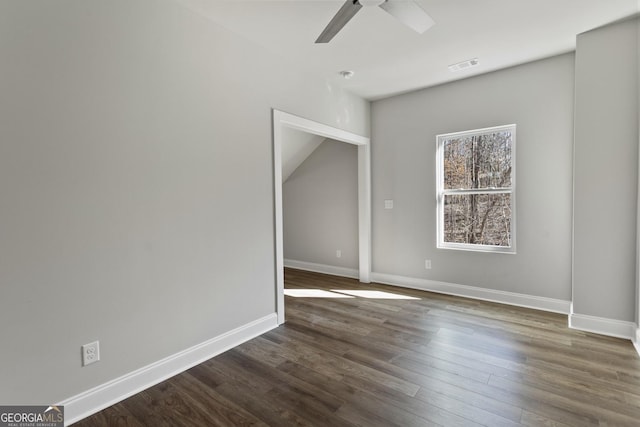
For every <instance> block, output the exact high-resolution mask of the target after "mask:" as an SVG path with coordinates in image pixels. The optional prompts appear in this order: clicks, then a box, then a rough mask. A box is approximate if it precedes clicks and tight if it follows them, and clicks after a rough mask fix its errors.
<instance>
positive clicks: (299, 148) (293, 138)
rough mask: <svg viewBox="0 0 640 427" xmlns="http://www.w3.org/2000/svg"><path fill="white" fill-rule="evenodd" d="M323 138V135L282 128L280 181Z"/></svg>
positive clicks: (298, 164) (285, 178) (309, 153)
mask: <svg viewBox="0 0 640 427" xmlns="http://www.w3.org/2000/svg"><path fill="white" fill-rule="evenodd" d="M324 140H325V138H324V137H322V136H318V135H312V134H310V133H306V132H301V131H298V130H295V129H290V128H284V129H283V134H282V148H281V153H282V183H284V182H286V181H287V179H289V177H290V176H291V174H292V173H293V172H295V170H296V169H298V166H300V165H301V164H302V163H303V162H304V161H305V160H306V159H307V157H309V156H310V155H311V153H313V152H314V151H315V149H316V148H318V146H320V144H322V142H323V141H324Z"/></svg>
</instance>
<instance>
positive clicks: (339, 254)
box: [336, 249, 342, 258]
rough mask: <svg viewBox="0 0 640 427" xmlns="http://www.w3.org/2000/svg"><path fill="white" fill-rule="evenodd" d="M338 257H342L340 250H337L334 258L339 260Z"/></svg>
mask: <svg viewBox="0 0 640 427" xmlns="http://www.w3.org/2000/svg"><path fill="white" fill-rule="evenodd" d="M340 257H342V251H341V250H340V249H338V250H337V251H336V258H340Z"/></svg>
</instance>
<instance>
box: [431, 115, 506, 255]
mask: <svg viewBox="0 0 640 427" xmlns="http://www.w3.org/2000/svg"><path fill="white" fill-rule="evenodd" d="M503 131H510V132H511V188H510V189H505V188H500V189H498V188H482V189H467V190H462V189H445V188H444V144H445V141H447V140H450V139H452V138H454V137H456V138H466V137H472V136H476V135H484V134H488V133H495V132H503ZM436 144H437V145H436V147H437V149H436V183H437V184H436V197H437V203H436V206H437V248H438V249H454V250H464V251H472V252H489V253H504V254H515V253H516V125H515V124H509V125H502V126H493V127H487V128H481V129H472V130H467V131H462V132H451V133H445V134H440V135H436ZM470 194H488V195H491V194H510V195H511V197H510V202H511V203H510V204H511V222H510V226H511V227H510V228H511V229H510V237H511V245H510V246H496V245H482V244H475V243H456V242H445V241H444V235H445V234H444V199H445V196H446V195H470Z"/></svg>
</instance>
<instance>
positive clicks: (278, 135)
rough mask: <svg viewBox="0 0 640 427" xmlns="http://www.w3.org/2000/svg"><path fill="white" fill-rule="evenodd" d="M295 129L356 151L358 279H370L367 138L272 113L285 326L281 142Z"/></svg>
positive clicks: (279, 299)
mask: <svg viewBox="0 0 640 427" xmlns="http://www.w3.org/2000/svg"><path fill="white" fill-rule="evenodd" d="M287 128H289V129H294V130H298V131H302V132H306V133H309V134H312V135H317V136H321V137H324V138H330V139H333V140H335V141H340V142H344V143H347V144H353V145H355V146H357V148H358V260H359V264H358V278H359V280H360V282H363V283H369V282H370V276H371V151H370V140H369V138H367V137H364V136H360V135H356V134H354V133H351V132H348V131H345V130H342V129H338V128H334V127H332V126H328V125H325V124H322V123H318V122H315V121H313V120H309V119H305V118H302V117H298V116H295V115H293V114H289V113H285V112H283V111H279V110H273V172H274V173H273V178H274V199H275V200H274V206H275V252H276V311H277V315H278V324H282V323H284V321H285V319H284V239H283V219H282V217H283V215H282V141H283V134H284V132H285V129H287Z"/></svg>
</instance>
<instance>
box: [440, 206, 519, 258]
mask: <svg viewBox="0 0 640 427" xmlns="http://www.w3.org/2000/svg"><path fill="white" fill-rule="evenodd" d="M443 225H444V241H445V242H447V243H470V244H477V245H491V246H511V194H468V195H459V194H448V195H445V196H444V224H443Z"/></svg>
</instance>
